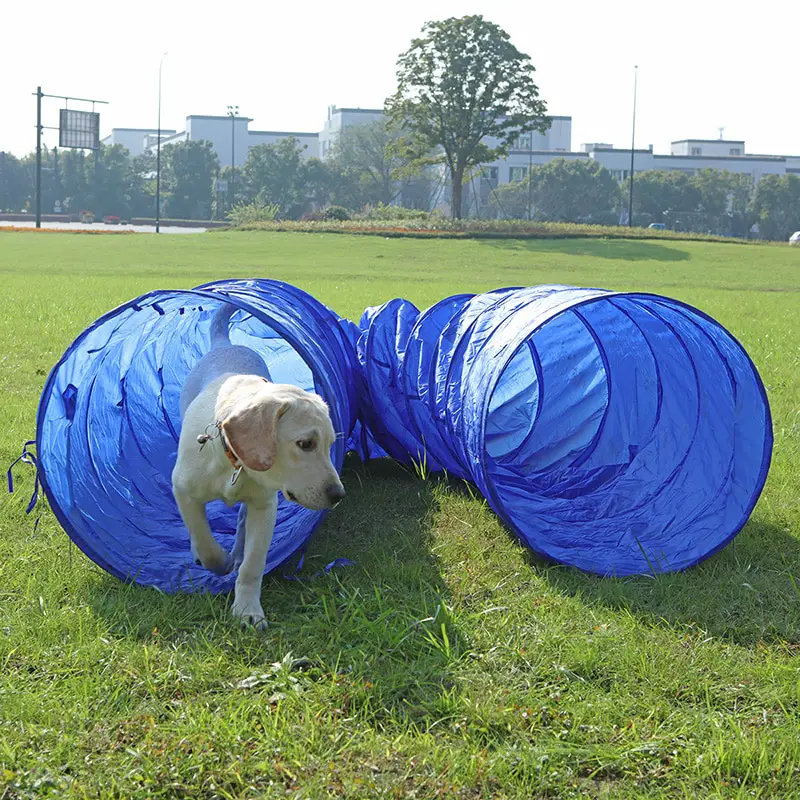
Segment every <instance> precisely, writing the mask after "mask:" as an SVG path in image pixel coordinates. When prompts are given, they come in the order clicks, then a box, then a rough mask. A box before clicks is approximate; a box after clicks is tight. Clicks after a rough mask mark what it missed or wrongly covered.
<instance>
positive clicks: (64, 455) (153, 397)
mask: <svg viewBox="0 0 800 800" xmlns="http://www.w3.org/2000/svg"><path fill="white" fill-rule="evenodd" d="M223 296H224V297H225V299H226V300H228V301H229V302H231V303H232V304H234V305H236V306H237V307H238V308H239V309H240V310H239V311H237V312H236V314H235V315H234V317H233V319H232V328H231V340H232V341H233V342H234V343H235V344H245V345H247V346H249V347H252V348H253V349H254V350H256V351H257V352H259V353H260V354H261V355H262V357H263V358H264V360H265V361H266V363H267V365H268V368H269V372H270V376H271V378H272V379H273V380H274V381H278V382H287V383H293V384H295V385H298V386H300V387H302V388H304V389H313V390H316V391H317V392H319V394H321V395H322V397H323V398H324V399H325V400H326V401H327V403H328V405H329V407H330V411H331V418H332V421H333V424H334V428H335V430H336V431H337V432H338V433H339V434H340V436H339V437H338V438H337V440H336V443H335V445H334V448H333V452H332V457H333V461H334V464H335V465H336V467H337V469H341V466H342V462H343V459H344V454H345V445H346V441H347V437H348V436H350V434H351V431H352V430H353V427H354V424H355V422H356V416H357V412H358V406H357V386H356V383H355V379H356V377H357V374H358V373H357V370H356V368H355V366H356V361H355V351H354V349H353V346H352V344H351V340H350V338H349V334H348V333H347V332H346V331H345V330H344V328H343V327H342V325H341V324H340V320H339V318H338V317H337V316H336V315H335V314H333V312H331V311H330V310H329V309H327V308H326V307H325V306H324V305H322V304H321V303H319V302H318V301H316V300H315V299H314V298H312V297H311V296H310V295H308V294H306V293H305V292H303V291H301V290H299V289H297V288H295V287H292V286H289V285H288V284H284V283H280V282H278V281H267V280H251V281H241V280H234V281H218V282H214V283H209V284H205V285H203V286H200V287H197V288H196V289H193V290H191V291H177V290H176V291H158V292H152V293H150V294H147V295H144V296H142V297H140V298H138V299H136V300H134V301H131V302H130V303H126V304H125V305H123V306H120V307H119V308H117V309H115V310H113V311H111V312H110V313H109V314H106V315H105V316H104V317H102V318H101V319H99V320H98V321H97V322H95V323H94V324H93V325H92V326H91V327H90V328H88V329H87V330H86V331H85V332H84V333H83V334H82V335H81V336H80V337H78V339H76V340H75V342H74V343H73V344H72V345H71V346H70V347H69V349H68V350H67V351H66V353H65V354H64V356H63V357H62V359H61V360H60V361H59V363H58V364H57V365H56V367H55V368H54V369H53V371H52V372H51V374H50V376H49V378H48V380H47V383H46V384H45V388H44V391H43V392H42V397H41V401H40V404H39V410H38V415H37V438H36V444H37V452H38V454H39V460H40V464H41V478H42V484H43V487H44V490H45V492H46V495H47V498H48V500H49V502H50V505H51V507H52V508H53V510H54V512H55V514H56V516H57V517H58V519H59V521H60V522H61V525H62V526H63V527H64V529H65V530H66V532H67V533H68V534H69V536H70V537H71V538H72V539H73V541H74V542H75V543H76V544H77V545H78V547H80V548H81V550H83V552H84V553H86V555H87V556H88V557H89V558H91V559H92V560H93V561H95V562H96V563H97V564H98V565H100V566H101V567H103V568H104V569H106V570H107V571H108V572H111V573H112V574H114V575H116V576H117V577H119V578H121V579H123V580H135V581H136V582H138V583H141V584H144V585H148V586H156V587H158V588H159V589H161V590H163V591H167V592H173V591H179V590H181V591H200V590H202V591H210V592H221V591H229V590H230V589H232V588H233V584H234V581H235V578H236V575H235V573H232V574H229V575H225V576H216V575H213V574H212V573H210V572H208V571H207V570H205V569H203V568H201V567H198V566H196V565H195V564H194V563H192V560H191V556H190V553H189V538H188V534H187V532H186V530H185V528H184V526H183V522H182V520H181V518H180V514H179V513H178V510H177V508H176V506H175V502H174V499H173V497H172V489H171V473H172V469H173V466H174V464H175V458H176V453H177V443H178V436H179V432H180V415H179V411H178V400H179V396H180V390H181V387H182V385H183V382H184V380H185V377H186V375H187V374H188V372H189V370H190V369H191V367H192V366H193V365H194V364H195V363H196V362H197V361H198V360H199V359H200V358H201V357H202V356H203V354H204V353H205V352H206V351H207V350H208V348H209V346H210V341H209V323H210V320H211V317H212V316H213V314H214V312H215V311H216V309H217V308H218V307H219V304H220V300H221V298H222V297H223ZM208 516H209V522H210V524H211V527H212V530H213V531H214V535H215V536H216V538H217V539H218V541H219V542H220V544H222V546H223V547H225V548H226V549H230V547H231V545H232V540H233V535H234V533H235V529H236V517H237V510H236V508H228V507H227V506H225V505H224V504H223V503H222V502H221V501H217V502H214V503H210V504H209V506H208ZM324 516H325V514H324V513H323V512H316V511H310V510H308V509H304V508H301V507H300V506H298V505H296V504H292V503H287V502H285V501H284V500H283V498H282V497H281V498H280V503H279V507H278V521H277V524H276V528H275V535H274V538H273V541H272V546H271V548H270V551H269V556H268V560H267V571H269V570H272V569H274V568H275V567H277V566H278V565H279V564H281V563H283V562H285V561H286V560H287V559H288V558H289V557H291V555H292V554H293V553H295V552H296V551H297V550H298V549H299V548H300V547H301V546H302V545H303V544H304V543H305V542H306V541H307V540H308V538H309V537H310V536H311V535H312V534H313V532H314V530H315V529H316V528H317V527H318V525H319V524H320V523H321V521H322V519H323V518H324Z"/></svg>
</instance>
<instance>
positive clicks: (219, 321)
mask: <svg viewBox="0 0 800 800" xmlns="http://www.w3.org/2000/svg"><path fill="white" fill-rule="evenodd" d="M235 311H236V306H232V305H231V304H230V303H225V304H224V305H222V306H220V307H219V310H218V311H217V313H216V314H214V316H213V317H212V318H211V347H212V348H213V347H226V346H228V345H229V344H230V343H231V338H230V334H229V333H228V322H230V319H231V317H232V316H233V314H234V312H235Z"/></svg>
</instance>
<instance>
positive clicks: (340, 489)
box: [325, 483, 344, 506]
mask: <svg viewBox="0 0 800 800" xmlns="http://www.w3.org/2000/svg"><path fill="white" fill-rule="evenodd" d="M325 495H326V496H327V498H328V502H329V503H330V504H331V506H335V505H337V503H341V502H342V500H344V486H342V485H341V484H339V483H332V484H330V486H328V488H327V489H325Z"/></svg>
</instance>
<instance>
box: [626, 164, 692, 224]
mask: <svg viewBox="0 0 800 800" xmlns="http://www.w3.org/2000/svg"><path fill="white" fill-rule="evenodd" d="M629 191H630V178H629V179H628V180H627V181H626V182H625V188H624V190H623V194H624V195H625V196H626V197H627V196H628V192H629ZM699 205H700V192H699V190H698V189H697V187H696V186H695V185H694V184H693V183H692V181H691V179H690V178H689V176H688V175H686V173H684V172H681V171H679V170H657V169H653V170H645V171H644V172H637V173H636V175H635V179H634V186H633V215H634V219H636V220H638V222H639V224H647V222H653V221H655V222H662V221H668V219H669V216H672V217H673V218H674V216H675V215H689V214H696V213H697V211H698V206H699Z"/></svg>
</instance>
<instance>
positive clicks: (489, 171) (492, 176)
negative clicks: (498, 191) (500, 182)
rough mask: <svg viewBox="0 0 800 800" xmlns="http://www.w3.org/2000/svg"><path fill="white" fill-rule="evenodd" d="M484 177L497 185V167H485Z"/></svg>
mask: <svg viewBox="0 0 800 800" xmlns="http://www.w3.org/2000/svg"><path fill="white" fill-rule="evenodd" d="M483 177H484V178H485V179H486V180H487V181H494V182H495V183H497V167H484V168H483Z"/></svg>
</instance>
